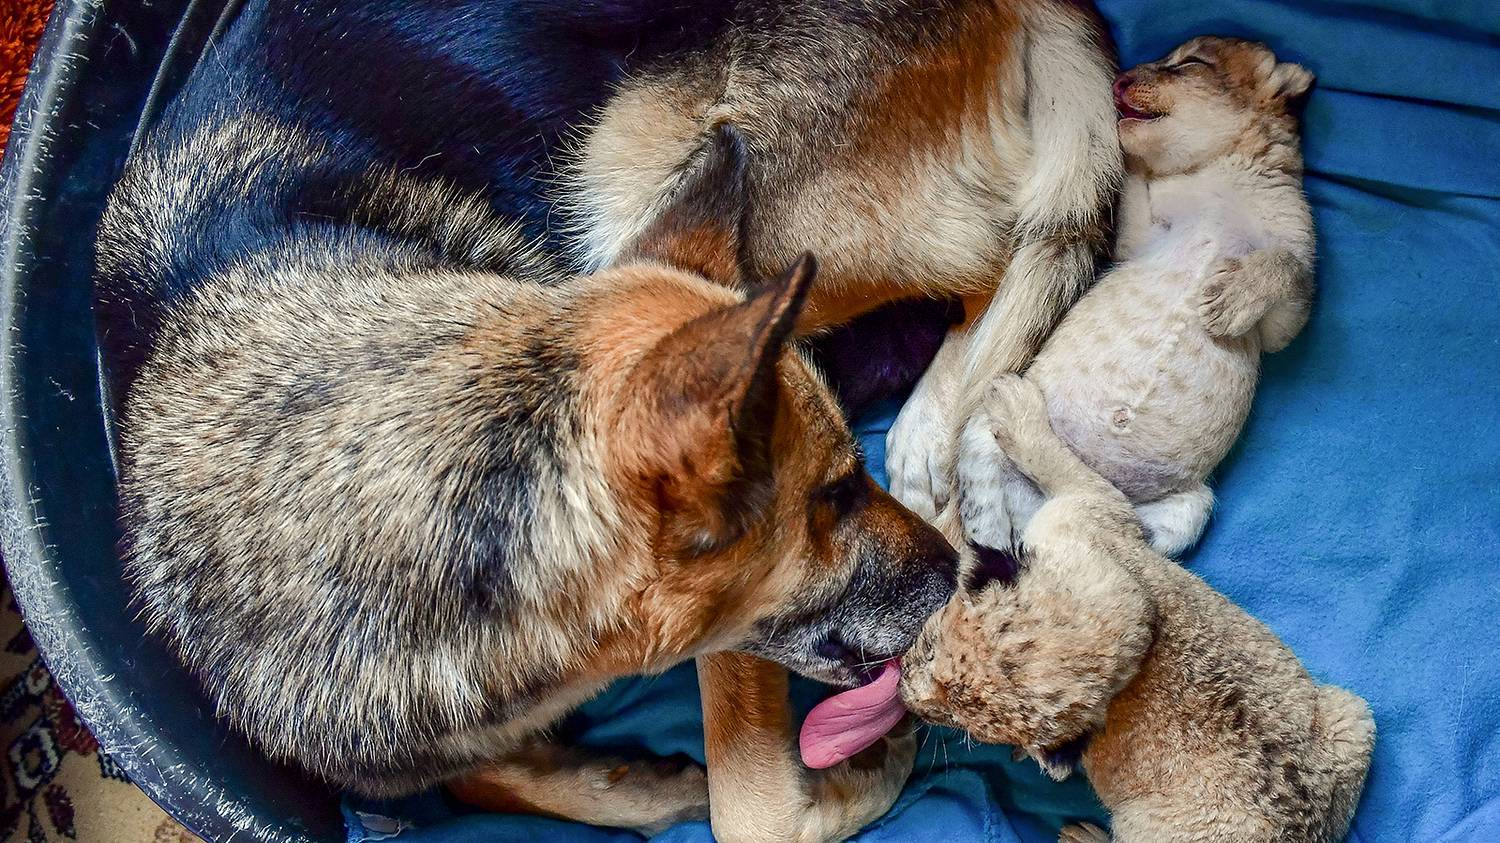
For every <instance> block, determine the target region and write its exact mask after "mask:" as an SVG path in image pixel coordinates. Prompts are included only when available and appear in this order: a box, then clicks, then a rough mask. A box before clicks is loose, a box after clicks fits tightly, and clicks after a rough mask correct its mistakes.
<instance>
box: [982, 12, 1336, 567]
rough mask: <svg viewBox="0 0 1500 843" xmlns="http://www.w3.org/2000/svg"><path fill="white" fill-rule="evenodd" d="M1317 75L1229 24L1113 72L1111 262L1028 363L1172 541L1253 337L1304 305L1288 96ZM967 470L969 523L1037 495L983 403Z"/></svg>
mask: <svg viewBox="0 0 1500 843" xmlns="http://www.w3.org/2000/svg"><path fill="white" fill-rule="evenodd" d="M1311 83H1312V75H1311V74H1310V73H1308V72H1307V71H1306V70H1304V69H1303V68H1301V67H1299V66H1298V65H1295V64H1288V63H1279V62H1277V60H1276V57H1275V56H1274V55H1272V54H1271V51H1270V50H1268V49H1266V48H1265V47H1264V46H1262V45H1260V44H1254V43H1250V42H1247V41H1238V40H1231V39H1224V38H1197V39H1194V40H1192V41H1189V42H1188V43H1186V44H1184V45H1183V46H1181V47H1179V48H1177V50H1175V51H1173V53H1172V54H1171V55H1170V56H1168V57H1167V58H1165V59H1163V60H1162V61H1159V62H1154V63H1151V64H1146V65H1141V66H1140V67H1137V68H1135V69H1133V70H1131V71H1129V72H1127V73H1124V74H1122V75H1121V76H1120V77H1119V79H1118V80H1116V82H1115V99H1116V103H1117V106H1118V109H1119V112H1120V121H1119V133H1120V143H1121V145H1122V146H1123V148H1124V151H1125V156H1126V164H1127V168H1128V171H1129V174H1128V176H1127V180H1126V182H1125V188H1124V194H1123V196H1122V198H1121V208H1120V217H1119V226H1120V231H1119V242H1118V245H1117V247H1116V251H1117V254H1116V260H1117V263H1116V265H1115V267H1114V269H1112V270H1111V271H1110V272H1109V273H1107V274H1106V275H1105V276H1104V277H1103V278H1101V279H1100V281H1099V283H1098V284H1097V285H1096V286H1095V287H1094V289H1093V290H1092V291H1091V292H1090V293H1089V294H1088V295H1087V296H1086V297H1085V298H1084V299H1083V300H1082V301H1080V302H1079V303H1078V305H1076V306H1075V307H1074V308H1073V310H1072V311H1071V312H1070V313H1069V314H1068V316H1067V318H1066V319H1065V320H1064V321H1063V323H1062V324H1061V325H1060V326H1059V327H1058V329H1057V331H1056V332H1055V333H1054V334H1053V336H1052V337H1051V338H1050V339H1049V340H1048V342H1047V344H1046V346H1045V347H1044V348H1043V349H1042V351H1041V354H1040V355H1039V356H1038V357H1037V359H1036V362H1035V363H1033V364H1032V366H1031V368H1030V369H1029V370H1028V372H1027V375H1026V377H1027V379H1028V380H1031V381H1032V382H1033V383H1036V384H1037V385H1038V386H1040V387H1041V388H1042V392H1043V393H1045V394H1046V396H1047V404H1048V409H1049V413H1050V415H1051V418H1052V426H1053V428H1054V429H1055V430H1056V431H1057V433H1058V435H1059V436H1061V437H1062V438H1063V439H1064V440H1065V441H1066V442H1067V443H1068V444H1069V445H1071V446H1072V447H1073V450H1074V451H1075V452H1077V453H1078V455H1079V456H1080V457H1082V458H1083V460H1084V462H1086V463H1088V464H1089V465H1090V466H1091V467H1092V468H1093V469H1094V470H1095V471H1098V472H1099V473H1100V474H1102V475H1104V476H1105V477H1106V478H1108V479H1109V480H1110V482H1112V483H1114V484H1115V486H1117V487H1119V489H1120V490H1121V491H1123V492H1124V493H1125V494H1126V496H1127V497H1129V498H1130V500H1131V501H1132V502H1133V503H1134V504H1136V507H1137V511H1138V513H1139V515H1140V518H1141V521H1142V523H1143V524H1144V525H1145V527H1146V533H1147V536H1148V538H1149V540H1150V541H1151V544H1152V546H1153V547H1155V548H1156V549H1157V550H1159V551H1161V552H1162V553H1165V554H1167V555H1174V554H1176V553H1178V552H1180V551H1181V550H1183V549H1184V548H1186V547H1187V546H1188V545H1190V544H1192V543H1193V542H1194V541H1196V540H1197V538H1198V536H1199V534H1200V533H1201V532H1202V530H1203V526H1204V524H1205V522H1206V521H1207V520H1208V514H1209V509H1210V508H1211V506H1212V504H1213V495H1212V493H1211V492H1210V491H1209V489H1208V486H1207V485H1206V484H1205V482H1204V481H1205V480H1206V479H1207V478H1208V475H1209V473H1210V472H1212V471H1213V469H1214V467H1215V466H1216V465H1218V463H1219V461H1220V460H1222V459H1223V458H1224V455H1225V454H1226V453H1228V451H1229V448H1230V446H1231V445H1233V444H1234V440H1235V438H1236V437H1238V436H1239V432H1240V428H1241V427H1242V426H1243V425H1244V422H1245V418H1246V416H1247V415H1248V414H1249V411H1250V401H1251V398H1252V397H1253V395H1254V393H1255V384H1256V380H1257V375H1258V372H1259V360H1260V354H1261V352H1262V351H1279V350H1280V349H1282V348H1283V347H1285V346H1286V345H1287V343H1289V342H1291V341H1292V338H1293V337H1294V336H1296V334H1297V332H1298V331H1300V330H1301V329H1302V326H1303V324H1304V323H1305V322H1306V321H1307V315H1308V308H1309V304H1310V301H1311V298H1312V292H1313V282H1312V260H1313V230H1312V219H1311V216H1310V214H1309V212H1308V207H1307V201H1306V199H1305V198H1304V197H1303V195H1302V183H1301V177H1302V157H1301V153H1300V151H1299V148H1298V141H1297V124H1296V119H1295V117H1293V116H1292V115H1291V113H1290V112H1289V104H1290V103H1291V102H1293V101H1294V100H1296V99H1297V98H1298V97H1300V96H1301V95H1302V94H1304V93H1305V92H1306V91H1307V89H1308V86H1309V85H1310V84H1311ZM959 471H960V494H961V499H962V502H963V510H962V512H963V519H964V524H965V527H966V530H967V533H968V536H969V538H970V539H971V540H972V541H974V542H975V543H976V544H978V545H981V546H984V547H1002V548H1003V547H1010V546H1011V545H1012V544H1013V543H1014V541H1015V539H1016V538H1017V537H1019V535H1020V533H1021V531H1022V530H1023V529H1024V527H1025V524H1026V521H1027V520H1028V519H1029V518H1030V517H1031V515H1032V513H1034V512H1035V511H1036V509H1037V507H1039V506H1041V502H1042V499H1041V495H1040V494H1039V493H1038V492H1037V489H1036V487H1035V486H1033V485H1032V484H1030V483H1028V482H1027V481H1026V480H1025V479H1024V478H1022V477H1020V476H1019V475H1017V474H1016V473H1015V472H1014V470H1013V469H1011V468H1010V467H1009V466H1008V465H1007V461H1006V460H1005V458H1004V455H1003V454H999V453H997V452H996V451H995V445H994V439H993V437H991V436H990V435H989V433H988V430H987V424H986V422H985V420H984V419H982V418H976V419H975V420H974V421H973V422H972V423H971V424H970V425H969V426H968V429H966V431H965V433H964V443H963V446H962V457H961V458H960V460H959Z"/></svg>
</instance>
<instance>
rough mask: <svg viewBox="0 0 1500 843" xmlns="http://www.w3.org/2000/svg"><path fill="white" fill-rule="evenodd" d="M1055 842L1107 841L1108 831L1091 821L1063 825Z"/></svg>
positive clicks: (1095, 842)
mask: <svg viewBox="0 0 1500 843" xmlns="http://www.w3.org/2000/svg"><path fill="white" fill-rule="evenodd" d="M1057 843H1109V832H1107V831H1105V830H1104V829H1102V828H1100V827H1099V826H1097V825H1093V824H1091V823H1078V824H1076V825H1069V826H1063V830H1062V834H1059V835H1058V836H1057Z"/></svg>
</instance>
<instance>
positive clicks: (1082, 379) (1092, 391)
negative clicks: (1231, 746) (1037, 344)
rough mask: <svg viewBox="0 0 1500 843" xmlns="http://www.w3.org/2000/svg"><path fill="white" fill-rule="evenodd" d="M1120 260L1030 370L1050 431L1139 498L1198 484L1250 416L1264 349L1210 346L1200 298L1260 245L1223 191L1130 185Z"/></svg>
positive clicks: (1243, 210)
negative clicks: (1227, 264)
mask: <svg viewBox="0 0 1500 843" xmlns="http://www.w3.org/2000/svg"><path fill="white" fill-rule="evenodd" d="M1132 181H1133V183H1132V184H1131V185H1129V186H1128V187H1127V193H1128V194H1129V196H1128V199H1127V201H1126V202H1125V204H1124V206H1123V207H1122V212H1121V221H1120V222H1121V229H1122V237H1121V254H1120V256H1119V263H1117V264H1116V265H1115V267H1114V268H1113V269H1112V270H1110V271H1109V272H1108V273H1106V274H1105V275H1104V277H1103V278H1101V279H1100V281H1099V283H1098V284H1097V285H1096V287H1095V288H1094V290H1093V291H1091V292H1090V293H1089V294H1088V295H1087V296H1086V297H1085V298H1084V299H1083V300H1082V301H1081V302H1079V304H1078V305H1077V306H1076V307H1075V308H1074V309H1073V311H1072V312H1071V313H1069V314H1068V317H1067V319H1066V320H1065V321H1064V322H1063V324H1062V325H1061V326H1060V327H1059V328H1058V330H1057V332H1056V333H1055V334H1054V335H1053V337H1052V338H1051V340H1049V342H1048V343H1047V346H1046V347H1045V348H1044V349H1043V351H1042V353H1041V355H1040V356H1039V357H1038V358H1037V360H1036V362H1035V364H1034V365H1033V367H1032V369H1031V373H1030V374H1031V377H1032V378H1033V379H1034V380H1035V381H1036V382H1037V383H1038V385H1040V386H1041V387H1042V389H1043V391H1044V392H1045V393H1046V395H1047V396H1048V403H1049V405H1050V409H1051V415H1052V419H1053V424H1054V426H1055V427H1056V429H1057V431H1058V433H1059V434H1061V435H1062V436H1063V437H1064V438H1065V439H1066V440H1068V441H1069V443H1070V444H1072V445H1073V446H1074V448H1075V449H1077V450H1078V452H1079V454H1080V455H1082V456H1084V458H1085V460H1086V461H1088V462H1089V463H1090V464H1091V465H1093V466H1094V467H1095V468H1096V469H1097V470H1099V471H1100V473H1102V474H1103V475H1105V476H1106V477H1107V478H1109V479H1110V480H1111V481H1112V482H1114V483H1115V484H1116V485H1118V486H1119V487H1120V488H1121V489H1122V490H1123V491H1125V492H1126V493H1127V494H1128V495H1130V497H1131V498H1132V499H1134V500H1137V501H1150V500H1154V499H1157V498H1160V497H1164V496H1166V495H1169V494H1172V493H1175V492H1180V491H1182V490H1184V489H1187V488H1190V487H1192V486H1193V485H1195V484H1197V483H1199V482H1201V480H1202V479H1203V477H1205V476H1206V475H1207V473H1208V472H1209V471H1211V470H1212V468H1213V466H1214V465H1216V464H1217V463H1218V462H1219V460H1221V459H1222V458H1223V457H1224V454H1225V453H1226V452H1227V451H1228V449H1229V447H1230V445H1231V444H1232V443H1233V441H1234V438H1235V437H1236V436H1237V435H1238V432H1239V429H1240V426H1241V425H1242V424H1243V422H1244V419H1245V416H1246V414H1247V413H1248V411H1249V407H1250V400H1251V398H1252V396H1253V393H1254V389H1255V381H1256V376H1257V371H1258V361H1259V355H1260V346H1259V342H1258V341H1257V339H1256V338H1255V337H1254V336H1253V335H1251V336H1248V337H1244V338H1238V339H1223V338H1214V337H1211V336H1210V335H1209V334H1208V332H1207V331H1206V330H1205V329H1204V327H1203V324H1202V320H1201V318H1200V315H1199V306H1198V304H1199V300H1200V295H1201V290H1202V287H1203V285H1204V283H1205V282H1206V281H1207V279H1208V278H1209V277H1210V276H1212V275H1213V273H1214V272H1215V271H1216V270H1217V269H1218V268H1220V267H1221V266H1222V265H1223V264H1222V262H1223V261H1225V260H1226V259H1234V258H1240V257H1243V256H1245V255H1247V254H1249V253H1250V252H1251V251H1253V250H1254V249H1255V248H1257V247H1258V245H1259V241H1260V240H1262V239H1263V235H1262V234H1261V233H1260V231H1259V230H1258V228H1259V227H1258V226H1257V225H1256V221H1255V219H1254V217H1253V215H1252V213H1251V210H1250V206H1249V205H1248V203H1247V202H1245V201H1243V199H1242V198H1241V197H1240V196H1239V195H1238V192H1237V191H1236V190H1235V188H1234V186H1233V185H1232V184H1231V183H1228V182H1226V181H1225V180H1222V179H1214V178H1212V177H1210V176H1208V175H1198V176H1190V177H1180V178H1175V179H1168V180H1161V181H1157V182H1152V183H1147V182H1145V181H1142V180H1140V179H1133V180H1132Z"/></svg>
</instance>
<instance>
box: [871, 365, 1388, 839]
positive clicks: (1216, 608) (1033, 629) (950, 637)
mask: <svg viewBox="0 0 1500 843" xmlns="http://www.w3.org/2000/svg"><path fill="white" fill-rule="evenodd" d="M986 410H987V411H989V412H990V413H991V417H992V418H993V419H995V420H996V422H995V425H994V427H993V428H992V430H991V431H990V435H993V436H995V437H996V438H997V439H999V440H1000V444H1001V446H1002V447H1004V448H1005V452H1006V453H1007V454H1009V455H1010V456H1011V458H1012V459H1014V460H1015V463H1016V466H1017V468H1018V470H1019V471H1021V472H1023V473H1024V474H1026V475H1027V476H1028V477H1030V478H1031V480H1032V481H1034V482H1035V483H1036V484H1037V486H1038V487H1039V488H1040V489H1041V491H1042V493H1043V494H1045V495H1046V496H1047V502H1046V503H1045V504H1044V505H1043V506H1042V507H1041V508H1040V509H1038V510H1037V512H1036V514H1035V517H1033V518H1032V519H1031V523H1030V524H1029V525H1028V526H1027V528H1026V531H1025V535H1024V536H1023V542H1022V545H1023V546H1024V548H1025V551H1024V555H1023V556H1022V557H1021V559H1020V561H1018V560H1017V559H1016V558H1015V557H1013V556H1010V555H1008V554H1005V553H1003V552H999V553H996V554H992V555H991V556H990V557H989V558H988V559H986V560H984V561H983V562H982V563H981V564H980V565H979V566H978V567H977V568H976V569H975V570H973V571H971V572H970V573H969V576H968V582H967V583H966V584H965V587H964V589H963V590H962V591H961V592H960V594H959V595H958V596H957V597H955V598H954V599H953V600H952V601H951V602H950V603H949V604H948V605H947V606H946V607H945V608H944V609H943V611H941V612H940V613H938V614H937V615H936V616H934V617H933V618H932V619H931V620H929V621H928V623H927V626H926V628H925V629H924V630H923V633H922V635H921V636H920V637H919V638H918V640H917V643H916V645H915V646H914V647H913V648H912V649H911V650H910V651H909V652H908V653H907V655H906V656H905V657H904V658H903V660H902V665H901V677H902V678H901V695H902V699H903V701H904V702H905V704H906V706H907V707H908V708H909V709H910V710H911V711H912V712H914V713H916V714H917V715H919V716H921V717H923V718H926V719H928V720H931V721H933V722H936V723H943V724H948V725H953V726H957V727H958V728H960V729H963V730H965V731H967V732H969V733H970V734H972V735H973V736H974V737H975V738H977V739H979V740H981V741H985V742H987V743H1000V744H1013V745H1015V746H1017V747H1018V748H1019V749H1020V750H1022V751H1024V752H1026V753H1027V754H1029V755H1031V756H1032V757H1034V758H1036V759H1037V760H1038V761H1040V762H1041V763H1042V764H1043V766H1044V767H1045V768H1046V769H1047V770H1048V772H1050V773H1052V774H1053V775H1054V776H1056V777H1058V778H1061V777H1062V776H1064V775H1066V774H1067V773H1068V772H1070V771H1071V770H1072V767H1073V763H1074V762H1076V761H1078V760H1080V755H1081V760H1082V762H1083V768H1084V771H1085V772H1086V773H1087V774H1088V777H1089V781H1090V783H1091V784H1093V786H1094V789H1095V791H1097V792H1098V794H1099V798H1100V800H1101V801H1102V802H1103V803H1104V806H1105V807H1106V808H1108V809H1109V811H1110V814H1111V824H1112V826H1113V834H1114V837H1113V839H1114V840H1116V841H1119V843H1165V841H1179V843H1325V842H1326V841H1336V840H1340V839H1342V838H1343V836H1344V832H1345V831H1346V829H1347V828H1348V825H1349V821H1350V818H1351V816H1352V815H1353V812H1354V807H1355V804H1356V803H1357V802H1358V800H1359V794H1360V790H1361V789H1362V788H1363V787H1364V780H1365V773H1366V771H1367V770H1368V769H1369V764H1370V752H1371V750H1372V748H1373V746H1374V741H1375V723H1374V721H1373V719H1372V718H1371V716H1370V710H1369V707H1368V706H1367V705H1365V702H1364V700H1361V699H1360V698H1359V697H1357V696H1355V695H1354V694H1351V693H1349V692H1348V691H1345V690H1342V689H1340V688H1335V687H1332V686H1329V685H1320V684H1318V683H1317V682H1315V681H1314V680H1313V679H1312V677H1311V676H1309V675H1308V673H1307V671H1306V670H1305V669H1304V668H1303V667H1302V665H1301V663H1300V662H1298V661H1297V657H1296V656H1295V655H1293V654H1292V652H1291V651H1290V650H1289V649H1287V647H1286V645H1285V644H1283V643H1282V642H1281V641H1280V640H1279V639H1278V638H1277V637H1276V635H1275V634H1274V633H1272V632H1271V630H1269V629H1267V628H1266V627H1265V625H1264V624H1261V623H1260V622H1259V621H1256V620H1255V619H1253V618H1251V617H1250V615H1248V614H1246V613H1245V612H1244V611H1243V610H1241V609H1239V608H1237V607H1236V606H1235V605H1234V604H1232V603H1230V602H1229V601H1228V600H1226V599H1225V598H1224V597H1223V596H1221V595H1220V594H1219V593H1218V592H1216V591H1214V590H1213V589H1212V588H1210V587H1209V586H1208V585H1207V584H1206V583H1204V582H1203V580H1201V579H1199V578H1198V577H1197V576H1196V575H1194V574H1192V573H1190V572H1189V571H1187V570H1186V569H1184V568H1183V567H1182V566H1180V565H1178V564H1176V563H1175V562H1173V561H1171V560H1170V559H1167V558H1165V557H1163V556H1161V555H1160V554H1158V553H1156V552H1154V551H1153V550H1152V549H1151V548H1150V547H1149V546H1147V544H1146V542H1145V539H1144V536H1143V534H1142V532H1141V529H1140V525H1139V524H1138V523H1137V521H1136V516H1135V512H1133V511H1132V509H1133V508H1132V506H1131V505H1130V503H1129V502H1128V501H1127V500H1126V499H1125V496H1124V495H1122V494H1121V493H1120V491H1119V490H1118V489H1116V488H1115V487H1114V486H1113V485H1112V484H1111V483H1109V482H1108V481H1107V480H1105V479H1104V478H1102V477H1100V476H1099V475H1098V474H1097V473H1095V472H1094V471H1092V470H1091V469H1090V468H1089V467H1088V466H1086V465H1085V464H1084V463H1083V462H1082V461H1081V460H1080V459H1079V458H1078V457H1077V456H1076V455H1075V454H1074V452H1073V451H1072V450H1070V449H1069V448H1068V447H1067V446H1066V445H1065V444H1064V443H1063V442H1062V440H1061V439H1059V438H1058V437H1057V436H1056V435H1055V434H1054V433H1053V431H1052V430H1051V429H1050V426H1049V423H1048V420H1047V415H1048V407H1047V406H1046V405H1045V404H1044V402H1043V398H1042V395H1041V393H1040V392H1039V391H1038V389H1037V387H1036V385H1035V384H1032V383H1028V382H1027V381H1026V380H1022V379H1020V378H1019V377H1015V376H1008V377H1006V378H1004V379H1002V380H1000V381H999V382H997V383H996V384H995V386H994V387H993V389H992V391H991V393H990V395H989V396H988V398H987V401H986ZM1002 558H1003V559H1006V560H1008V564H997V560H999V559H1002ZM1108 839H1109V838H1108V836H1107V835H1105V834H1104V832H1102V831H1100V830H1099V829H1097V828H1094V827H1092V826H1073V827H1070V828H1067V829H1064V831H1063V835H1062V837H1061V840H1063V841H1066V843H1087V841H1102V840H1108Z"/></svg>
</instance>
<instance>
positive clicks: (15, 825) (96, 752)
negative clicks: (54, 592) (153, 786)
mask: <svg viewBox="0 0 1500 843" xmlns="http://www.w3.org/2000/svg"><path fill="white" fill-rule="evenodd" d="M0 642H3V643H0V678H3V679H0V681H3V682H4V685H3V690H0V747H3V748H4V756H3V758H0V766H3V768H4V774H3V775H0V787H3V789H4V800H3V807H0V839H4V840H6V841H26V843H52V841H62V840H76V841H81V843H138V841H139V843H147V841H152V843H188V841H195V840H197V839H198V838H197V837H195V836H193V835H192V834H189V833H188V832H187V831H186V830H185V829H183V828H182V827H181V826H179V825H178V824H177V823H176V822H173V821H172V820H171V819H170V818H169V817H167V815H166V814H165V813H163V812H162V810H161V809H160V808H158V807H156V805H155V803H153V802H152V801H151V800H150V799H148V798H146V795H145V794H144V793H142V792H141V791H140V790H139V789H138V788H137V787H136V786H135V785H133V784H131V783H130V779H128V778H126V776H125V772H124V771H123V770H121V769H120V767H119V765H117V764H115V762H114V759H112V758H110V757H109V754H108V753H105V752H104V751H102V750H101V749H100V748H99V743H98V741H95V740H94V736H93V735H91V734H89V730H88V729H86V728H84V725H83V724H82V723H81V722H79V720H78V717H77V715H75V714H74V713H73V707H72V706H70V705H68V701H67V699H66V698H65V697H63V695H62V691H61V690H59V689H58V687H57V683H55V682H53V681H52V674H51V673H49V672H48V671H47V666H46V665H44V664H42V660H41V658H40V657H39V656H38V655H37V652H36V646H35V645H34V644H33V643H32V641H31V636H30V635H29V634H28V633H27V632H26V628H25V627H24V626H23V625H22V624H21V614H20V612H19V610H17V608H16V603H15V599H14V598H13V597H12V596H11V593H10V587H9V586H8V585H7V586H5V588H4V590H3V592H0Z"/></svg>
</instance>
